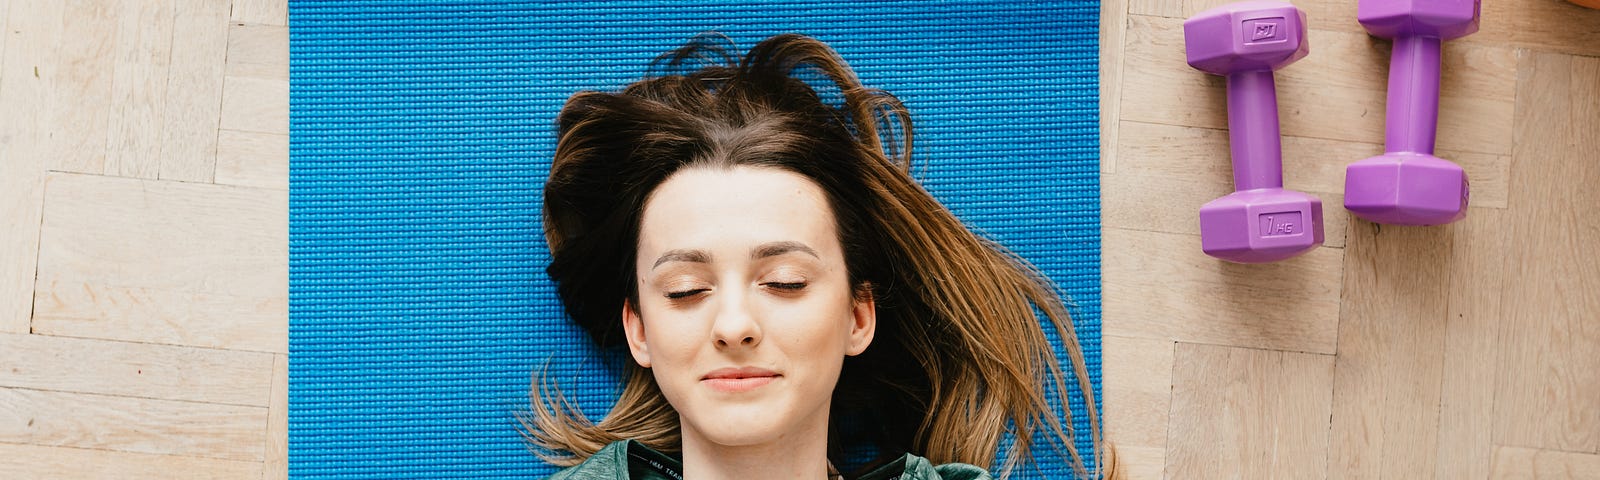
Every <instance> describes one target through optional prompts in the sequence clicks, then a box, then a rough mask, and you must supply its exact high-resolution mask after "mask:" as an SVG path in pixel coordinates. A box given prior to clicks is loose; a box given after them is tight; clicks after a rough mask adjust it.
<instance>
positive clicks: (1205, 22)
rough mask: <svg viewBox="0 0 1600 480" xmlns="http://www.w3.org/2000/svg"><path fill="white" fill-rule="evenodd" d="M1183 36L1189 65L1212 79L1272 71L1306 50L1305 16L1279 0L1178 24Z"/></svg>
mask: <svg viewBox="0 0 1600 480" xmlns="http://www.w3.org/2000/svg"><path fill="white" fill-rule="evenodd" d="M1183 36H1184V48H1185V50H1186V51H1187V53H1188V56H1189V65H1190V66H1192V67H1194V68H1197V69H1200V70H1201V71H1203V72H1206V73H1213V74H1217V75H1227V74H1230V73H1238V72H1244V71H1251V70H1257V71H1263V70H1264V71H1271V70H1277V69H1278V68H1281V67H1283V66H1284V65H1288V64H1291V63H1294V62H1295V61H1296V60H1299V59H1301V58H1302V57H1305V56H1306V54H1307V53H1309V52H1310V45H1309V44H1307V42H1306V41H1305V36H1306V16H1305V13H1304V12H1301V11H1300V9H1298V8H1295V7H1294V5H1291V4H1288V3H1285V2H1273V1H1252V2H1238V3H1230V4H1227V5H1223V6H1220V7H1216V8H1213V9H1210V10H1206V11H1203V12H1200V13H1199V14H1196V15H1195V16H1193V17H1190V18H1189V19H1188V20H1186V21H1184V22H1183Z"/></svg>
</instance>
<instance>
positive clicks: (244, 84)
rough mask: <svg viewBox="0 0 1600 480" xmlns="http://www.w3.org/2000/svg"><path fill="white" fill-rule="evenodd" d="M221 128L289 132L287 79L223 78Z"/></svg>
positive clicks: (261, 131) (284, 133) (260, 131)
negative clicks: (224, 79)
mask: <svg viewBox="0 0 1600 480" xmlns="http://www.w3.org/2000/svg"><path fill="white" fill-rule="evenodd" d="M222 128H224V129H228V130H240V131H246V132H258V133H276V134H280V135H288V134H289V82H288V81H287V80H273V79H265V78H255V77H232V76H230V77H227V79H226V81H225V83H223V87H222Z"/></svg>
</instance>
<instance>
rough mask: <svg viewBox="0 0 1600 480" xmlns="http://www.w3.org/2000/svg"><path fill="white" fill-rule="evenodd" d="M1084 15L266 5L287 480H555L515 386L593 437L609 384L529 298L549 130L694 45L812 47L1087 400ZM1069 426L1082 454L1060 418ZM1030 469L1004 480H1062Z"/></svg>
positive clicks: (1094, 163) (1025, 5)
mask: <svg viewBox="0 0 1600 480" xmlns="http://www.w3.org/2000/svg"><path fill="white" fill-rule="evenodd" d="M1098 14H1099V12H1098V5H1097V4H1096V3H1093V2H1084V1H1068V2H1019V1H1013V0H1008V1H964V2H923V1H896V2H857V1H851V0H823V1H788V2H759V1H746V2H731V1H706V2H693V3H692V4H691V3H690V2H678V1H666V0H657V1H643V0H639V1H619V2H555V1H551V2H528V1H500V0H478V1H469V0H460V1H456V0H422V1H415V0H390V1H371V0H338V1H332V0H330V1H298V0H297V1H291V2H290V16H289V21H290V38H289V44H290V130H291V138H290V186H291V189H290V200H289V209H290V217H289V230H290V233H289V252H290V259H289V266H290V273H289V312H290V313H289V348H290V373H289V383H290V385H289V402H290V403H289V429H290V430H289V442H290V443H289V472H290V474H291V475H292V476H293V477H294V478H385V479H392V478H429V479H434V478H532V477H538V476H542V475H545V474H549V473H551V472H553V471H554V470H555V469H554V468H553V467H551V466H548V465H544V464H542V463H541V462H539V461H538V460H537V458H535V457H534V456H533V455H532V454H531V453H530V452H529V451H528V450H527V449H526V447H525V446H524V443H523V442H522V440H521V438H520V436H519V433H518V428H517V422H516V413H517V412H519V411H526V409H527V408H528V407H527V391H528V387H529V381H530V379H531V373H532V372H533V371H534V370H536V369H538V368H541V367H543V368H546V369H547V372H548V378H549V379H550V380H551V381H554V382H556V383H558V384H559V385H561V386H562V387H563V389H564V390H565V391H566V392H567V393H568V394H569V395H572V396H573V397H574V399H575V400H576V401H577V403H578V404H579V405H580V407H581V409H582V410H583V411H584V412H586V413H587V414H589V415H591V416H592V417H594V418H599V417H600V416H603V415H604V414H605V412H606V411H607V409H609V407H610V405H611V402H612V399H613V398H614V396H615V394H616V392H617V391H618V389H617V383H618V379H617V373H618V372H619V371H620V365H621V364H620V363H619V362H621V361H622V358H621V357H620V356H619V355H617V354H616V352H601V351H598V350H596V349H595V348H594V347H592V346H591V345H590V343H589V341H588V339H587V337H585V336H584V334H583V333H582V332H581V331H580V330H579V329H578V328H577V327H575V326H573V325H572V324H570V323H569V321H568V320H567V319H566V317H565V315H564V314H563V312H562V310H561V307H560V302H559V300H557V298H556V294H555V291H554V288H553V286H552V285H551V283H550V281H549V279H548V278H547V277H546V276H545V274H544V268H545V266H546V265H547V264H548V262H549V253H548V251H547V250H546V247H545V245H544V242H543V237H542V233H541V232H542V226H541V225H540V218H539V215H540V202H541V199H540V189H541V186H542V185H543V183H544V180H545V177H546V176H547V175H548V172H549V166H550V164H549V158H550V156H551V155H552V154H553V151H554V147H555V124H554V119H555V116H556V113H557V111H559V109H560V107H561V105H562V102H563V101H564V100H565V99H566V98H567V97H568V96H570V95H571V94H572V93H574V92H577V91H580V90H585V89H591V90H606V91H615V90H618V89H620V88H621V87H622V86H624V85H626V84H627V83H629V82H631V81H633V80H637V79H638V78H640V77H641V76H643V75H644V74H645V72H646V69H647V66H648V64H649V62H650V60H651V59H652V58H653V57H655V56H656V55H658V54H660V53H662V52H665V51H668V50H670V49H672V48H674V47H677V46H680V45H682V44H683V43H684V42H685V41H686V40H688V39H690V38H691V37H693V36H694V35H696V34H699V33H702V32H707V31H713V30H714V31H717V32H721V33H724V34H726V35H728V36H729V37H731V38H732V39H733V40H734V41H735V42H736V43H737V48H736V49H735V50H736V51H737V52H740V53H742V52H743V51H744V50H745V49H748V48H749V47H750V46H752V45H754V44H755V43H756V42H758V41H760V40H761V39H764V38H766V37H769V36H771V35H775V34H778V33H785V32H799V33H805V34H808V35H811V36H814V37H816V38H818V39H821V40H822V41H825V42H827V43H829V44H831V45H832V46H834V47H835V48H836V49H837V50H838V51H839V53H840V54H841V55H842V56H843V57H844V58H845V60H847V61H848V62H849V63H850V64H851V65H852V66H853V67H854V68H855V69H856V71H857V72H858V73H859V75H860V76H861V78H862V80H863V82H865V83H866V84H867V85H869V86H873V87H879V88H883V89H886V90H888V91H890V92H892V93H894V94H895V95H897V96H899V97H900V98H901V99H902V100H903V101H904V102H905V104H906V106H907V107H908V108H909V109H910V110H911V112H912V115H913V120H914V121H915V123H916V128H917V130H916V140H917V144H916V149H917V150H916V152H915V153H916V158H915V162H916V164H917V165H918V167H917V168H916V169H915V170H914V172H915V175H916V177H917V178H918V179H919V180H921V181H922V183H923V185H924V186H926V187H927V188H928V190H930V191H932V192H933V193H934V195H935V196H937V197H938V198H939V199H940V200H941V201H943V202H944V203H945V204H946V205H948V206H949V207H950V208H951V209H952V210H954V211H955V212H956V214H957V215H958V216H960V217H961V218H962V219H963V220H965V221H966V222H967V223H968V224H969V225H970V226H971V227H972V228H974V229H975V230H976V231H978V232H980V233H981V234H983V235H986V236H988V237H990V238H992V239H995V240H997V241H999V242H1000V243H1001V244H1003V245H1005V246H1007V247H1009V248H1011V249H1012V250H1014V251H1015V252H1017V253H1018V254H1020V255H1021V256H1023V257H1025V258H1027V259H1029V260H1030V261H1032V262H1033V263H1034V264H1035V265H1037V266H1038V267H1040V269H1041V270H1043V272H1044V273H1045V274H1046V275H1048V276H1049V277H1050V278H1051V279H1053V280H1054V281H1055V282H1057V284H1058V285H1060V287H1061V288H1062V289H1063V290H1064V291H1065V292H1066V293H1067V295H1069V296H1070V298H1071V300H1072V313H1073V314H1074V322H1075V324H1076V328H1077V334H1078V337H1079V339H1080V341H1081V342H1082V344H1083V348H1084V353H1085V355H1086V356H1087V358H1088V366H1089V371H1090V374H1091V377H1092V380H1093V382H1094V385H1095V389H1096V391H1097V392H1098V389H1099V385H1100V271H1099V263H1100V236H1099V232H1100V218H1099V177H1098V171H1099V165H1098V163H1099V162H1098V160H1099V156H1098V155H1099V153H1098V135H1099V132H1098V113H1099V112H1098V98H1099V97H1098V83H1097V82H1098V45H1097V21H1098ZM1096 397H1097V398H1098V394H1097V395H1096ZM1069 408H1071V410H1072V412H1073V418H1074V419H1075V422H1076V428H1077V430H1078V431H1079V432H1084V434H1082V435H1080V436H1079V438H1078V439H1077V440H1078V444H1077V448H1078V449H1079V451H1081V452H1085V454H1086V455H1087V454H1088V452H1091V448H1090V444H1089V441H1088V440H1089V438H1088V435H1087V434H1086V433H1087V431H1088V428H1089V425H1088V421H1087V414H1086V410H1085V408H1084V405H1083V399H1082V398H1074V399H1073V400H1072V402H1071V405H1070V406H1069ZM1038 454H1039V455H1041V457H1040V458H1039V459H1038V460H1039V461H1038V464H1037V465H1036V468H1029V469H1026V470H1025V471H1021V472H1018V478H1068V477H1070V476H1071V470H1070V469H1069V467H1068V466H1067V465H1068V464H1067V462H1066V460H1065V459H1063V458H1061V456H1060V455H1058V454H1056V453H1054V452H1051V451H1048V450H1041V451H1039V452H1038ZM1091 460H1092V459H1091Z"/></svg>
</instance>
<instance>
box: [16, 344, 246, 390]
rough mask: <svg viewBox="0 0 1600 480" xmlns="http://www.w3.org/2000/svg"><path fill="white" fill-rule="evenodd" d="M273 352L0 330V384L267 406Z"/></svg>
mask: <svg viewBox="0 0 1600 480" xmlns="http://www.w3.org/2000/svg"><path fill="white" fill-rule="evenodd" d="M272 362H273V355H272V354H267V353H257V352H244V351H235V350H214V349H204V348H193V347H175V346H168V345H153V344H145V343H129V342H115V341H106V340H90V339H78V338H63V337H52V336H48V335H21V334H10V333H0V387H20V388H29V389H36V390H52V391H62V392H77V393H98V394H107V395H121V396H129V397H143V398H156V399H166V400H185V401H191V402H205V403H220V404H229V405H244V406H255V407H265V406H267V400H268V398H270V397H269V396H268V395H267V393H268V391H269V390H268V389H269V385H268V382H269V381H270V377H271V375H272V370H271V369H272Z"/></svg>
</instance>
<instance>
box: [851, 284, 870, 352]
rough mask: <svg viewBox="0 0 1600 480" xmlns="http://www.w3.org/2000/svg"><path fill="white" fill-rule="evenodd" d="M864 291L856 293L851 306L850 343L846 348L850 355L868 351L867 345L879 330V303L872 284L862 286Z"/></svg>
mask: <svg viewBox="0 0 1600 480" xmlns="http://www.w3.org/2000/svg"><path fill="white" fill-rule="evenodd" d="M858 288H861V291H862V292H863V293H859V294H857V295H855V297H856V298H855V299H854V300H853V301H852V302H851V307H850V344H849V345H848V348H846V349H845V354H846V355H850V356H855V355H860V354H861V352H865V351H867V346H868V345H871V344H872V336H873V334H875V333H877V330H878V304H877V301H876V300H874V299H873V297H872V287H871V285H863V286H861V287H858Z"/></svg>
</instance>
